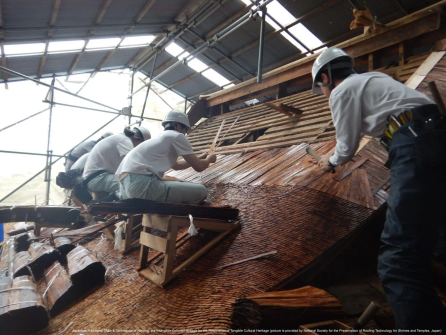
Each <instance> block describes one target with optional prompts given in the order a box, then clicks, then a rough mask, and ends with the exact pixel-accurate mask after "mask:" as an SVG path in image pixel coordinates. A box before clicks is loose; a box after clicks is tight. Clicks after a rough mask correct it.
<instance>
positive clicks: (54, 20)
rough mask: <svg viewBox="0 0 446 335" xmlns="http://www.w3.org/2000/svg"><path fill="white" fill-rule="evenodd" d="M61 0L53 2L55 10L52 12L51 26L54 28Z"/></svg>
mask: <svg viewBox="0 0 446 335" xmlns="http://www.w3.org/2000/svg"><path fill="white" fill-rule="evenodd" d="M59 8H60V0H54V1H53V10H52V12H51V19H50V26H54V24H55V23H56V19H57V14H58V13H59Z"/></svg>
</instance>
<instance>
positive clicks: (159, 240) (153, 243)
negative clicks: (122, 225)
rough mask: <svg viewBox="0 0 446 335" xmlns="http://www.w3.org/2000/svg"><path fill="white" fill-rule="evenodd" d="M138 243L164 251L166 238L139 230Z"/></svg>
mask: <svg viewBox="0 0 446 335" xmlns="http://www.w3.org/2000/svg"><path fill="white" fill-rule="evenodd" d="M139 243H141V244H142V245H145V246H146V247H149V248H152V249H155V250H157V251H160V252H166V249H167V240H166V239H165V238H163V237H159V236H155V235H152V234H148V233H146V232H143V231H142V232H141V236H140V238H139Z"/></svg>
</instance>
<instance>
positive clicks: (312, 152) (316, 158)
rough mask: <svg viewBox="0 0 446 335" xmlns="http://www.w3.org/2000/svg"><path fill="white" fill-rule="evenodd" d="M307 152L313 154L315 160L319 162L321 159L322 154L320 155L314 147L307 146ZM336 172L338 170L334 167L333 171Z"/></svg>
mask: <svg viewBox="0 0 446 335" xmlns="http://www.w3.org/2000/svg"><path fill="white" fill-rule="evenodd" d="M307 154H309V155H311V156H313V158H314V159H315V160H317V161H318V162H319V161H320V160H321V156H319V155H318V153H317V152H316V151H315V150H314V149H313V148H311V147H307ZM335 172H336V171H335V169H334V168H333V169H332V170H331V173H335Z"/></svg>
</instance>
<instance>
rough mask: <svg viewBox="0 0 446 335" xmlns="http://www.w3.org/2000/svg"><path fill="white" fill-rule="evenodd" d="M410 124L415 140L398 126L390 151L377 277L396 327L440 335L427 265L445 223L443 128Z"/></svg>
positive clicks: (441, 317) (441, 320)
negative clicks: (389, 185)
mask: <svg viewBox="0 0 446 335" xmlns="http://www.w3.org/2000/svg"><path fill="white" fill-rule="evenodd" d="M409 125H410V126H411V127H412V129H413V130H414V131H415V132H416V133H417V134H418V137H415V136H414V135H413V134H412V132H411V131H410V130H409V128H408V125H406V126H403V127H401V128H400V130H399V131H398V132H397V133H396V134H395V136H394V138H393V140H392V144H391V147H390V151H389V159H390V160H391V169H390V171H391V181H392V184H391V187H390V194H389V197H388V199H387V203H388V210H387V214H386V223H385V226H384V230H383V233H382V236H381V240H382V242H383V245H382V247H381V251H380V256H379V260H378V273H379V276H380V278H381V281H382V285H383V288H384V290H385V293H386V296H387V300H388V302H389V305H390V307H391V308H392V311H393V313H394V317H395V323H396V327H395V328H396V329H401V330H417V329H427V330H430V331H431V330H432V329H442V330H443V331H445V330H446V327H445V324H446V314H445V309H444V307H443V305H442V304H441V302H440V299H439V298H438V296H437V294H436V291H435V289H434V286H433V279H432V272H431V263H430V262H431V259H432V256H433V254H434V252H435V251H436V247H437V243H438V242H439V241H438V236H439V235H441V236H443V238H444V234H440V232H441V230H442V229H443V230H444V226H445V225H446V135H445V134H446V131H445V129H446V127H445V125H444V122H443V124H438V125H437V126H436V128H435V129H431V130H426V129H425V127H423V125H422V124H420V123H415V122H411V123H410V124H409ZM440 242H443V241H440ZM440 244H442V243H440Z"/></svg>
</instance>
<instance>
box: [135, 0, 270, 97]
mask: <svg viewBox="0 0 446 335" xmlns="http://www.w3.org/2000/svg"><path fill="white" fill-rule="evenodd" d="M272 1H273V0H266V1H265V2H263V3H262V4H260V5H259V6H258V7H256V8H254V9H251V11H250V12H249V13H246V14H245V15H243V16H242V17H241V18H239V19H238V20H236V21H235V22H233V23H231V24H230V25H229V26H227V27H226V28H225V29H223V30H222V31H220V32H218V33H217V34H215V36H214V37H213V38H212V39H211V40H209V41H207V43H203V44H202V45H200V46H199V47H198V48H197V49H195V50H194V51H193V52H191V53H190V55H189V56H187V57H186V58H184V59H180V60H178V61H177V62H175V63H174V64H173V65H171V66H170V67H169V68H167V69H166V70H164V71H162V72H161V73H160V74H158V75H157V76H156V77H154V78H152V79H150V80H149V82H148V83H146V85H145V86H148V85H149V84H151V83H152V82H153V81H155V80H158V79H159V78H161V77H162V76H164V75H165V74H167V73H169V72H170V71H172V70H173V69H174V68H176V67H177V66H178V65H180V64H187V62H188V61H191V60H192V59H194V58H195V57H197V56H198V55H200V54H202V53H203V52H204V51H206V49H208V48H211V47H213V46H214V45H215V44H217V43H218V42H220V41H221V40H222V39H224V38H225V37H227V36H229V35H230V34H232V33H233V32H234V31H235V30H237V29H239V28H240V27H241V26H243V25H244V24H246V23H247V22H248V21H249V20H250V19H251V18H252V17H254V15H255V14H257V12H258V11H259V10H262V9H263V8H265V7H266V6H267V5H268V4H269V3H270V2H272ZM143 88H144V86H143V87H141V88H140V89H138V90H136V91H135V92H134V93H133V95H135V94H136V93H138V92H139V91H141V90H142V89H143Z"/></svg>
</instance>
